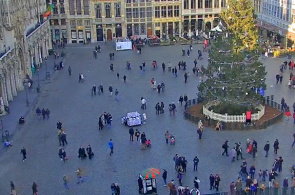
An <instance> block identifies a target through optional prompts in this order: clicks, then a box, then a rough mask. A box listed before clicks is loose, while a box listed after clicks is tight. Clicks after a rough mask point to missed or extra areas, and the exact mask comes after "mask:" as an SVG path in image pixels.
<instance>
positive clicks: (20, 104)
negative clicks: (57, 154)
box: [0, 49, 66, 154]
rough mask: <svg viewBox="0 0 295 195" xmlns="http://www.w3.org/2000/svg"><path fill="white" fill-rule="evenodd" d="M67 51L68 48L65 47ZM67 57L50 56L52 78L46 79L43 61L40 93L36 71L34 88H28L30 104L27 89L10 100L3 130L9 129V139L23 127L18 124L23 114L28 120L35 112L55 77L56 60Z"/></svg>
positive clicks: (48, 66) (1, 147)
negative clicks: (27, 102) (44, 91)
mask: <svg viewBox="0 0 295 195" xmlns="http://www.w3.org/2000/svg"><path fill="white" fill-rule="evenodd" d="M55 50H56V51H58V52H59V53H60V52H61V49H55ZM64 51H66V49H64ZM65 59H66V57H64V58H61V57H60V58H59V59H56V60H55V59H54V55H51V56H48V58H47V60H46V63H47V72H49V73H50V78H48V79H46V65H45V62H44V61H43V64H42V65H41V67H40V70H39V85H40V93H37V87H38V73H37V72H35V74H34V75H33V77H32V80H33V87H32V89H27V92H28V101H29V106H28V107H27V104H26V91H25V89H24V90H23V91H18V94H17V96H15V97H13V101H12V102H9V110H10V114H7V115H4V116H3V117H2V124H3V132H4V131H5V130H8V131H9V134H10V136H9V140H12V137H13V135H14V134H15V133H17V131H18V130H20V129H21V128H22V126H21V125H19V124H18V119H19V118H20V117H21V116H23V117H24V118H25V120H26V116H27V115H28V114H29V113H30V112H31V111H33V112H35V109H36V108H35V106H36V104H37V103H38V98H39V96H40V94H42V90H44V88H45V86H46V85H47V84H48V83H50V81H51V79H52V78H53V75H54V74H55V70H54V61H55V62H56V63H57V64H59V62H60V61H61V60H63V61H65ZM1 135H2V132H1ZM0 139H1V146H0V154H1V153H2V152H3V149H4V145H3V144H2V142H3V140H2V137H1V138H0Z"/></svg>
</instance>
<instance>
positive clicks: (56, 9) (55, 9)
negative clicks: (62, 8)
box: [52, 5, 58, 14]
mask: <svg viewBox="0 0 295 195" xmlns="http://www.w3.org/2000/svg"><path fill="white" fill-rule="evenodd" d="M52 11H53V14H58V8H57V6H56V5H53V9H52Z"/></svg>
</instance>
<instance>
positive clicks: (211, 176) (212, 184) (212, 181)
mask: <svg viewBox="0 0 295 195" xmlns="http://www.w3.org/2000/svg"><path fill="white" fill-rule="evenodd" d="M209 180H210V190H212V189H214V180H215V177H214V175H213V174H211V175H210V177H209Z"/></svg>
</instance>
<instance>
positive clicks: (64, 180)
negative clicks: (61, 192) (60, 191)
mask: <svg viewBox="0 0 295 195" xmlns="http://www.w3.org/2000/svg"><path fill="white" fill-rule="evenodd" d="M62 180H63V182H64V187H65V188H66V189H67V190H70V188H69V185H68V183H69V179H68V177H67V175H66V174H64V176H63V178H62Z"/></svg>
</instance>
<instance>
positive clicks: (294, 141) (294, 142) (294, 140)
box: [292, 133, 295, 147]
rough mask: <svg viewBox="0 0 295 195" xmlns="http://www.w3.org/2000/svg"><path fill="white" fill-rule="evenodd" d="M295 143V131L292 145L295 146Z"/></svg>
mask: <svg viewBox="0 0 295 195" xmlns="http://www.w3.org/2000/svg"><path fill="white" fill-rule="evenodd" d="M294 144H295V133H294V134H293V144H292V147H293V146H294Z"/></svg>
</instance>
